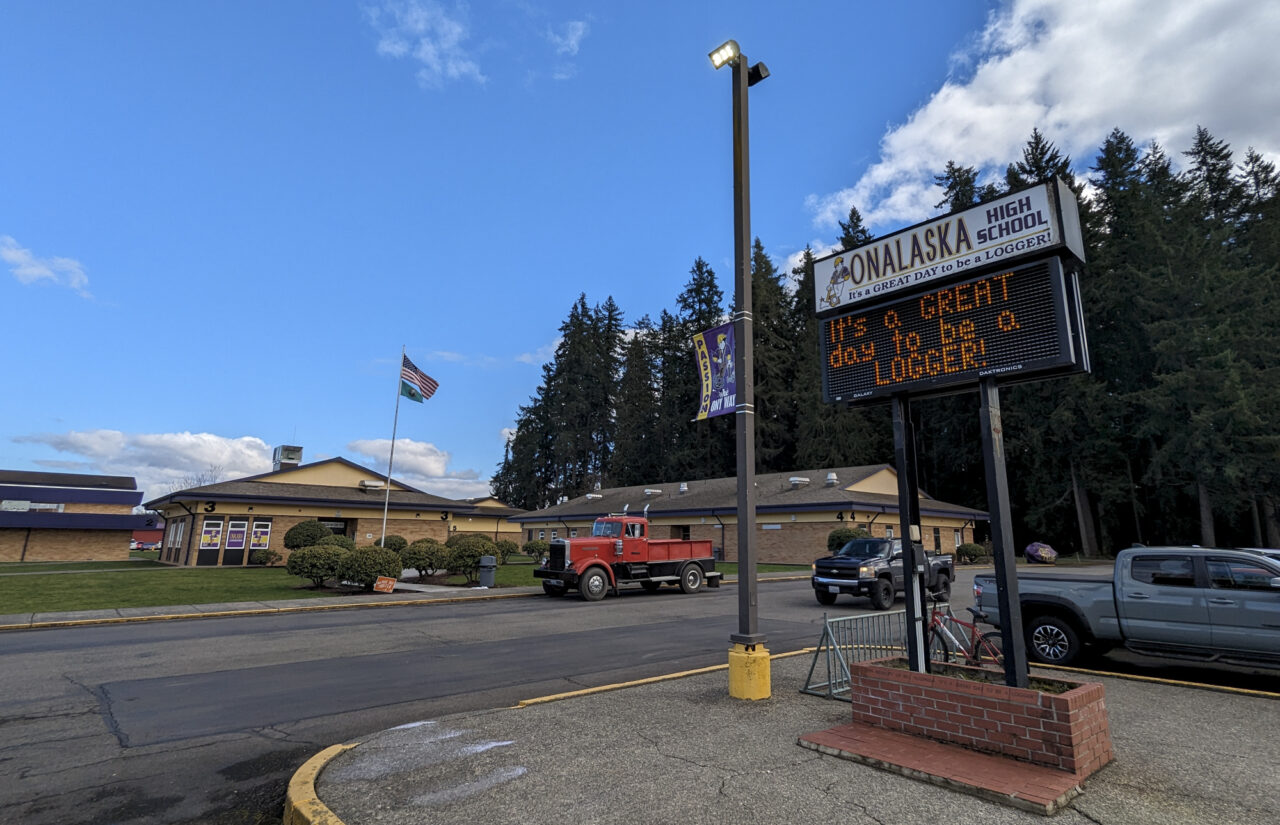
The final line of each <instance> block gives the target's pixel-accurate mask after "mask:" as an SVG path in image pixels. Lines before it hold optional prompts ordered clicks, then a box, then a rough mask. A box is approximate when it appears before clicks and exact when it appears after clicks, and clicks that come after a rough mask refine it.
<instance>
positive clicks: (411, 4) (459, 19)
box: [366, 0, 487, 88]
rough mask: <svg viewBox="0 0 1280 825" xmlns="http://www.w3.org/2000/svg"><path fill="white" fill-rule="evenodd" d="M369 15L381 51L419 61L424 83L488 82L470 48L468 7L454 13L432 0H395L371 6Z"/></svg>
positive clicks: (437, 84) (398, 57) (387, 54)
mask: <svg viewBox="0 0 1280 825" xmlns="http://www.w3.org/2000/svg"><path fill="white" fill-rule="evenodd" d="M366 15H367V17H368V20H369V24H370V25H372V26H373V28H374V29H375V30H376V31H377V32H378V54H382V55H386V56H387V57H391V58H394V59H404V58H408V59H410V60H412V61H414V62H415V63H417V64H419V68H418V75H417V76H418V81H419V82H420V83H421V84H422V85H423V86H427V87H431V88H439V87H441V86H443V85H444V83H445V82H446V81H455V80H471V81H474V82H476V83H481V84H483V83H485V82H486V81H487V78H486V77H485V76H484V73H483V72H482V71H481V70H480V64H479V63H477V62H476V61H475V59H474V58H473V57H472V56H471V53H470V52H469V51H468V49H467V47H466V42H467V40H468V38H469V37H470V32H469V31H468V30H467V22H466V9H465V7H463V6H459V7H456V10H455V13H454V14H452V15H451V14H450V13H449V12H448V11H446V10H445V9H444V8H443V7H441V6H440V4H438V3H434V2H431V0H393V1H392V2H385V3H383V4H382V6H380V7H378V8H370V9H367V10H366Z"/></svg>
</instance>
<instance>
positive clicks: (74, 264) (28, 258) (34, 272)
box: [0, 235, 93, 298]
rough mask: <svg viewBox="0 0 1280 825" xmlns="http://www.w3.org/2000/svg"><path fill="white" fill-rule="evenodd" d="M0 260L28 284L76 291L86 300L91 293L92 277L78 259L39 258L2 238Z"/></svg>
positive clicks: (16, 276) (7, 237)
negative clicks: (48, 283) (56, 286)
mask: <svg viewBox="0 0 1280 825" xmlns="http://www.w3.org/2000/svg"><path fill="white" fill-rule="evenodd" d="M0 260H3V261H4V262H5V263H6V264H8V265H9V271H10V272H12V273H13V277H15V278H17V279H18V280H19V281H20V282H22V283H24V284H34V283H37V282H40V281H48V282H50V283H54V284H57V285H58V286H65V287H68V288H70V289H73V290H75V292H76V293H77V294H78V295H80V297H82V298H92V297H93V296H92V295H91V294H90V293H89V276H88V275H85V274H84V266H83V265H81V263H80V262H79V261H77V260H76V259H74V258H38V257H36V256H35V255H34V254H33V253H32V252H31V250H30V249H26V248H25V247H22V246H19V245H18V242H17V241H15V240H14V239H13V238H11V237H9V236H8V235H0Z"/></svg>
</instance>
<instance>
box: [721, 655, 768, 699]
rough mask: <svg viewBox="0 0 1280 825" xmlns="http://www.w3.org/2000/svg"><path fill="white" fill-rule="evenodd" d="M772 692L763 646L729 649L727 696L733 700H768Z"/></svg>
mask: <svg viewBox="0 0 1280 825" xmlns="http://www.w3.org/2000/svg"><path fill="white" fill-rule="evenodd" d="M772 691H773V688H772V682H771V681H770V670H769V651H768V650H766V649H765V646H764V645H740V644H735V645H734V646H733V647H731V648H729V695H730V696H732V697H733V698H734V699H768V698H769V697H770V696H772V695H773V692H772Z"/></svg>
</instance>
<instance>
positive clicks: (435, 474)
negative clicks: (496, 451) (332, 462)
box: [347, 438, 489, 498]
mask: <svg viewBox="0 0 1280 825" xmlns="http://www.w3.org/2000/svg"><path fill="white" fill-rule="evenodd" d="M347 449H348V450H350V451H352V452H353V453H357V454H358V455H360V456H363V457H364V460H363V461H361V462H360V463H362V464H364V465H365V466H367V467H369V468H370V469H373V470H375V471H377V472H378V473H379V474H385V473H386V472H387V457H388V455H389V453H390V450H391V439H389V438H366V439H359V440H356V441H352V442H351V443H350V444H348V445H347ZM357 460H359V459H357ZM391 475H392V476H393V477H394V478H396V479H398V480H400V481H403V482H404V483H406V484H408V485H410V486H411V487H416V488H418V489H419V490H423V491H425V492H428V493H432V494H434V495H437V496H444V497H445V498H475V497H476V496H487V495H488V494H489V481H488V479H482V478H480V474H479V473H478V472H476V471H475V470H455V471H453V472H450V471H449V453H448V452H446V451H444V450H442V449H440V448H439V447H437V446H436V445H434V444H429V443H427V442H425V441H414V440H413V439H412V438H397V439H396V455H395V466H394V467H393V468H392V472H391Z"/></svg>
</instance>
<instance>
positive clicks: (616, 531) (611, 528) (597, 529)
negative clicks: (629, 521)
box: [591, 521, 622, 539]
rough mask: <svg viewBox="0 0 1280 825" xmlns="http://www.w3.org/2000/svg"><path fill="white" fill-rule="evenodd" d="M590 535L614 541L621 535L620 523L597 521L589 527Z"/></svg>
mask: <svg viewBox="0 0 1280 825" xmlns="http://www.w3.org/2000/svg"><path fill="white" fill-rule="evenodd" d="M591 535H593V536H605V537H606V538H611V539H616V538H618V537H619V536H621V535H622V523H621V522H618V521H597V522H596V523H595V524H594V525H592V527H591Z"/></svg>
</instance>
